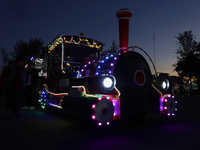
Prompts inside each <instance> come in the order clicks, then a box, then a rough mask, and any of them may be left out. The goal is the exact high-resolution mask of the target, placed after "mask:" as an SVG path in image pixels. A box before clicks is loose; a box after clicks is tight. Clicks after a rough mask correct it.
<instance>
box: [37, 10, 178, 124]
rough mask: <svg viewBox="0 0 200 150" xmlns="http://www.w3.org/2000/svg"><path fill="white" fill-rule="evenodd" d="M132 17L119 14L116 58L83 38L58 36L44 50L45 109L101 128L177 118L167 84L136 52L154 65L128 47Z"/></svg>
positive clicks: (42, 93) (42, 96) (41, 94)
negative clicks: (151, 115)
mask: <svg viewBox="0 0 200 150" xmlns="http://www.w3.org/2000/svg"><path fill="white" fill-rule="evenodd" d="M131 16H132V14H131V12H130V10H128V9H125V8H123V9H120V10H119V11H117V13H116V17H117V18H118V20H119V31H120V33H119V35H120V36H119V39H120V48H119V50H118V51H117V52H116V53H110V52H107V53H105V52H104V53H103V52H102V51H103V46H104V43H102V42H100V41H97V40H94V39H92V38H88V37H85V36H83V34H81V35H68V34H63V35H58V36H57V37H56V38H55V39H54V40H53V41H52V42H50V43H49V44H48V45H47V46H46V53H45V60H46V66H47V77H46V79H45V83H44V84H43V85H42V87H41V90H40V91H39V102H40V104H41V107H42V108H43V109H45V108H46V106H52V107H57V108H59V109H62V110H63V111H64V112H65V113H67V114H71V115H73V116H76V117H78V118H80V119H84V120H88V121H92V122H94V123H96V124H97V125H99V126H103V125H109V124H110V123H112V122H113V121H116V120H120V121H123V120H134V119H141V118H143V117H145V116H146V115H147V113H149V112H151V113H156V114H164V115H167V116H174V115H175V112H176V110H177V101H176V99H175V97H174V95H172V94H171V93H170V92H169V91H168V89H169V87H170V84H169V81H168V80H167V79H166V80H164V81H162V82H158V81H155V79H154V77H153V75H152V73H151V70H150V67H149V64H148V62H147V60H146V59H145V58H144V57H143V56H142V54H140V53H138V52H136V49H137V50H140V51H142V52H143V54H144V55H147V56H148V58H149V60H150V62H152V60H151V58H150V57H149V55H148V54H147V53H146V52H145V51H144V50H143V49H142V48H140V47H138V46H128V28H129V26H128V25H129V18H130V17H131ZM152 64H153V62H152ZM153 66H154V64H153ZM154 69H155V66H154ZM155 75H156V69H155ZM155 75H154V76H155ZM168 92H169V93H168Z"/></svg>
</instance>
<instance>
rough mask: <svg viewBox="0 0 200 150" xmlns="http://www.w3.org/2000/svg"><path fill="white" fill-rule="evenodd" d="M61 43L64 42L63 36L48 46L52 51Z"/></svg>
mask: <svg viewBox="0 0 200 150" xmlns="http://www.w3.org/2000/svg"><path fill="white" fill-rule="evenodd" d="M61 43H63V39H62V36H60V37H59V38H57V39H56V40H55V41H54V42H53V43H52V44H51V45H49V46H48V47H49V52H50V51H52V50H53V49H54V48H55V47H56V46H58V45H59V44H61Z"/></svg>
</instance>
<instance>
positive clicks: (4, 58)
mask: <svg viewBox="0 0 200 150" xmlns="http://www.w3.org/2000/svg"><path fill="white" fill-rule="evenodd" d="M1 53H2V60H3V67H2V69H4V68H5V67H6V66H7V65H8V62H9V61H10V58H9V57H8V53H6V50H5V49H4V48H2V49H1Z"/></svg>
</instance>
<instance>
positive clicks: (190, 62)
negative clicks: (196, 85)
mask: <svg viewBox="0 0 200 150" xmlns="http://www.w3.org/2000/svg"><path fill="white" fill-rule="evenodd" d="M176 39H177V43H176V44H177V45H178V49H176V52H175V53H176V54H177V55H178V56H177V63H175V64H174V65H173V66H174V67H175V69H174V70H175V71H176V72H177V73H178V74H179V76H181V77H182V78H183V77H184V76H186V77H189V81H191V78H192V77H193V76H195V77H196V76H197V75H198V71H197V70H198V69H197V68H196V67H197V65H198V63H199V49H198V48H199V44H198V43H197V42H196V40H195V39H196V37H195V36H194V35H193V34H192V31H191V30H190V31H185V32H183V33H182V34H180V33H179V36H177V37H176ZM190 83H191V82H190ZM190 86H191V89H192V84H190Z"/></svg>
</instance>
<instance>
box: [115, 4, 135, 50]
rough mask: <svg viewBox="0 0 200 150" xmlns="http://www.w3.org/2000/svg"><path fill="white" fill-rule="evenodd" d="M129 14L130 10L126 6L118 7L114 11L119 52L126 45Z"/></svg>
mask: <svg viewBox="0 0 200 150" xmlns="http://www.w3.org/2000/svg"><path fill="white" fill-rule="evenodd" d="M131 16H132V13H131V11H130V10H129V9H126V8H123V9H120V10H118V11H117V13H116V17H117V18H118V21H119V41H120V52H123V51H124V50H125V49H126V48H127V47H128V35H129V18H130V17H131Z"/></svg>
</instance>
